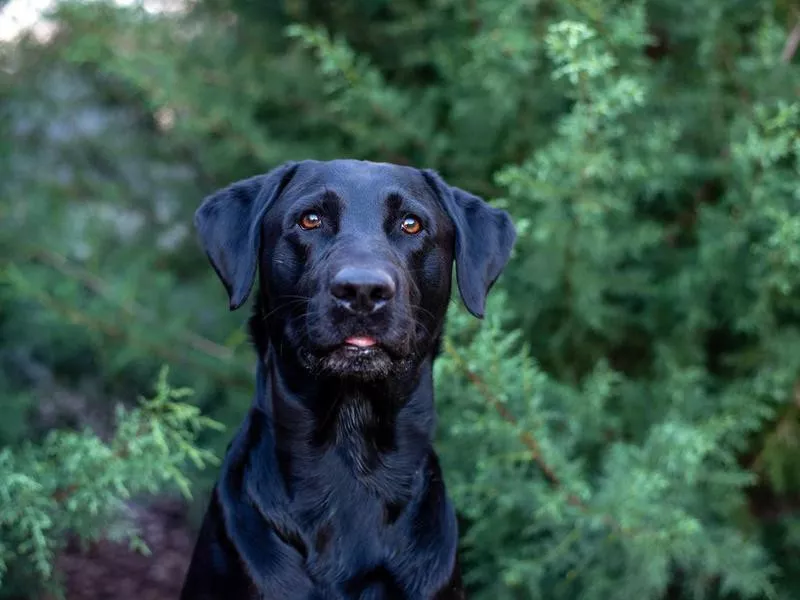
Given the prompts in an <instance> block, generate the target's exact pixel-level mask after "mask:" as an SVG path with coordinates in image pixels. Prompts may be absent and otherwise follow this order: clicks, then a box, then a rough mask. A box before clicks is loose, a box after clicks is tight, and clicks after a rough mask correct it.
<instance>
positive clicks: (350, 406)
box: [251, 322, 435, 497]
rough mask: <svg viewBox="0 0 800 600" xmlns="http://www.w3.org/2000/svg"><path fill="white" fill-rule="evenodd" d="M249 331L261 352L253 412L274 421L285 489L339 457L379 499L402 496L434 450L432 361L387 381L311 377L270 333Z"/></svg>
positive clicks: (311, 374)
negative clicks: (332, 457)
mask: <svg viewBox="0 0 800 600" xmlns="http://www.w3.org/2000/svg"><path fill="white" fill-rule="evenodd" d="M252 328H254V323H252V322H251V329H252ZM251 333H252V334H253V339H254V341H255V345H256V349H257V351H258V354H259V362H258V375H257V379H258V384H257V385H258V388H257V392H256V396H255V400H254V403H255V408H256V409H258V410H260V411H262V412H264V413H265V414H266V415H267V416H268V418H269V421H270V422H271V423H272V427H273V431H274V436H275V450H276V452H277V454H278V458H279V462H280V464H281V465H282V467H281V468H282V469H284V473H283V475H284V479H285V481H286V483H287V485H288V486H291V483H292V482H293V481H295V480H296V476H297V474H298V473H313V472H314V471H315V470H316V469H317V468H318V465H321V464H323V463H322V461H321V460H320V457H321V456H323V455H324V454H326V453H335V454H337V455H339V456H340V457H341V459H342V460H344V461H345V462H346V463H347V465H348V466H349V467H350V468H349V471H350V473H351V474H352V476H353V477H354V478H356V479H358V480H360V481H362V482H364V483H366V484H367V485H369V486H370V487H372V488H373V489H374V490H375V491H376V492H378V493H379V494H380V495H382V496H385V497H397V496H399V495H403V493H404V491H407V490H408V487H409V483H410V480H411V478H413V477H414V476H415V474H416V473H417V472H418V471H419V469H420V468H421V467H422V466H423V462H424V459H425V458H426V456H427V455H428V453H429V452H430V450H431V445H432V439H433V435H434V429H435V411H434V406H433V369H432V365H433V356H429V357H426V358H425V359H423V360H422V361H421V362H420V363H419V364H417V365H416V367H415V368H414V369H413V370H407V371H404V372H403V373H402V374H395V375H396V376H395V377H391V378H387V379H385V380H381V381H377V382H364V381H347V380H341V379H337V378H330V377H324V376H321V375H319V374H315V373H311V372H309V371H308V370H307V369H306V368H305V367H304V366H303V365H302V364H301V362H300V361H299V360H298V359H297V358H296V357H295V356H294V353H292V352H287V349H286V348H285V347H284V348H281V347H280V344H279V343H275V342H274V341H273V343H269V342H268V341H266V340H265V337H260V336H266V332H261V333H260V334H259V333H258V332H256V331H252V332H251ZM265 342H266V343H265Z"/></svg>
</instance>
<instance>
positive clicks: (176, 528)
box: [57, 501, 194, 600]
mask: <svg viewBox="0 0 800 600" xmlns="http://www.w3.org/2000/svg"><path fill="white" fill-rule="evenodd" d="M136 515H137V516H136V518H137V521H138V523H139V526H140V530H141V537H142V539H144V541H145V542H146V543H147V546H148V548H149V549H150V551H151V552H152V554H151V555H150V556H144V555H142V554H141V553H138V552H134V551H131V550H129V549H128V546H127V545H126V544H124V543H123V544H115V543H112V542H100V543H97V544H95V545H94V546H93V547H91V548H90V549H89V551H88V552H85V553H84V552H82V551H81V549H80V548H79V547H78V546H77V545H71V546H70V547H69V548H67V549H66V551H65V552H63V553H62V555H61V556H60V558H59V559H58V561H57V569H58V570H59V571H60V572H61V573H62V574H63V576H64V581H65V583H66V599H67V600H112V599H113V600H177V599H178V596H179V594H180V589H181V585H182V583H183V577H184V574H185V572H186V569H187V567H188V564H189V559H190V557H191V553H192V549H193V546H194V533H193V532H192V531H191V530H190V529H189V528H188V526H187V525H186V520H185V510H184V507H183V506H182V505H181V504H180V503H177V502H171V501H160V502H158V503H156V504H153V505H151V506H148V507H145V508H142V509H138V510H136Z"/></svg>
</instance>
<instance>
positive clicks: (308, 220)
mask: <svg viewBox="0 0 800 600" xmlns="http://www.w3.org/2000/svg"><path fill="white" fill-rule="evenodd" d="M320 225H322V217H320V216H319V215H318V214H317V213H315V212H307V213H305V214H304V215H303V216H302V217H300V227H302V228H303V229H316V228H317V227H319V226H320Z"/></svg>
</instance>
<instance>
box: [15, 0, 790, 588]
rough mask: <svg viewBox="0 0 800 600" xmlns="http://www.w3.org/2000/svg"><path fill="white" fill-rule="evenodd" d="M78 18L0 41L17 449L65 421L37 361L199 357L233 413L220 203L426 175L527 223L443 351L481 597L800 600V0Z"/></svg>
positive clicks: (126, 381)
mask: <svg viewBox="0 0 800 600" xmlns="http://www.w3.org/2000/svg"><path fill="white" fill-rule="evenodd" d="M53 18H54V20H55V21H56V22H57V23H59V25H60V27H59V30H58V32H57V34H56V35H55V36H54V37H53V38H52V39H51V40H49V41H48V42H47V43H46V44H42V43H37V42H36V41H35V40H31V39H28V40H23V41H21V42H19V43H16V44H13V45H11V44H6V45H4V46H0V48H2V53H3V54H2V60H3V61H4V63H5V65H6V68H5V73H6V74H7V75H6V76H7V77H8V78H9V82H10V84H11V85H8V86H3V87H2V88H0V94H2V95H3V104H2V114H0V123H2V125H0V127H2V129H3V130H4V131H5V133H6V135H3V136H2V139H4V140H6V141H3V142H0V147H3V148H4V151H8V150H10V148H9V147H8V146H9V143H10V145H11V146H12V147H13V153H11V154H10V160H8V161H3V162H0V169H3V168H5V167H8V168H7V169H6V170H5V172H4V173H2V177H0V190H2V193H0V198H2V203H0V306H2V309H3V310H2V312H0V332H1V333H0V338H2V340H3V344H2V345H0V390H2V394H3V398H4V400H5V399H6V398H8V399H9V405H10V406H11V407H12V408H11V410H10V411H9V413H10V415H9V417H10V418H11V419H12V420H11V421H10V423H12V425H5V424H3V425H0V436H1V437H0V443H6V444H9V445H10V446H11V447H14V448H16V447H17V445H18V444H19V443H20V439H21V438H22V437H25V436H27V435H28V433H29V432H33V435H36V434H38V430H37V429H36V426H35V423H33V422H31V419H30V417H29V415H30V412H31V411H30V409H31V407H34V406H36V404H37V401H38V400H39V398H40V397H41V396H40V395H38V394H40V393H41V392H40V390H39V389H38V388H37V387H35V386H34V385H32V383H31V382H32V378H31V376H30V375H29V373H30V372H31V371H32V368H33V367H32V366H37V367H42V366H43V367H46V369H47V370H48V372H50V373H52V374H53V377H54V378H55V379H56V380H57V381H58V382H59V384H60V385H62V386H64V387H66V388H68V389H79V388H80V386H81V382H82V381H84V380H85V379H86V378H91V380H92V381H94V382H95V383H94V385H95V386H96V388H98V389H100V390H101V391H102V393H99V394H97V395H98V397H105V396H108V397H121V398H123V399H130V398H129V397H128V396H129V393H128V390H130V389H141V387H142V386H143V385H144V382H146V381H148V380H149V378H152V376H153V374H154V373H155V372H156V370H157V369H158V366H159V365H160V363H161V362H169V363H170V365H171V367H172V369H173V371H172V372H173V373H174V376H175V377H176V379H177V380H178V381H180V383H181V385H190V386H191V387H192V388H193V389H195V390H196V391H197V394H196V396H195V400H194V401H195V402H196V406H198V407H199V408H200V410H202V412H203V413H204V414H208V415H209V416H210V417H211V418H214V419H216V420H218V421H221V422H223V423H225V424H226V425H228V426H232V425H234V424H235V423H237V422H238V421H239V420H240V419H241V416H242V414H243V412H244V410H245V407H246V406H247V404H248V403H249V402H250V394H251V387H252V383H251V378H252V371H251V369H250V366H251V364H252V353H251V350H250V348H249V345H248V342H247V339H246V336H245V334H244V329H243V327H242V323H243V321H244V316H245V315H243V314H241V313H234V314H227V313H226V310H225V300H224V297H223V296H224V292H223V290H222V289H221V288H220V286H219V284H218V282H217V281H216V279H215V278H214V276H213V273H211V272H210V269H209V268H208V265H207V263H206V262H205V260H204V258H203V257H202V255H201V253H200V251H199V249H198V247H197V245H196V242H195V241H194V239H193V234H192V231H191V229H190V228H189V226H190V223H191V214H192V212H193V211H194V209H195V208H196V207H197V205H198V203H199V201H200V199H201V198H202V196H203V195H205V194H207V193H209V192H211V191H213V190H214V189H216V188H218V187H221V186H222V185H225V184H227V183H229V182H231V181H233V180H235V179H239V178H242V177H246V176H249V175H251V174H253V173H256V172H263V171H266V170H268V169H270V168H272V167H274V166H276V165H277V164H278V163H280V162H283V161H285V160H290V159H302V158H319V159H326V158H334V157H342V156H349V157H356V158H364V159H371V160H384V161H391V162H398V163H405V164H412V165H417V166H426V167H428V166H429V167H434V168H436V169H438V170H439V171H440V172H441V173H442V174H443V176H444V177H445V178H446V179H448V181H449V182H451V183H453V184H456V185H459V186H461V187H464V188H466V189H469V190H470V191H472V192H474V193H477V194H481V195H483V196H484V197H486V198H487V199H490V200H491V201H492V202H493V203H495V204H497V205H502V206H503V207H505V208H507V209H508V210H509V211H510V212H511V214H512V215H513V216H514V218H515V221H516V223H517V225H518V228H519V233H520V235H519V243H518V246H517V248H516V251H515V256H514V258H513V259H512V262H511V265H510V266H509V269H508V270H507V271H506V273H505V274H504V275H503V277H502V278H501V280H500V282H499V283H498V285H497V286H496V288H495V289H494V291H493V294H492V296H491V297H490V303H489V307H488V310H487V318H486V320H485V321H482V322H479V321H476V320H475V319H473V318H472V317H469V316H468V315H467V314H466V312H465V311H464V310H463V309H462V308H461V307H460V305H459V303H458V302H457V299H455V298H454V302H453V304H452V310H451V316H450V320H449V323H448V330H447V340H446V343H445V345H444V348H443V353H442V356H441V358H440V359H439V361H438V362H437V367H436V369H437V380H436V382H437V394H438V396H437V402H438V407H439V413H440V420H439V438H440V439H439V449H440V452H441V455H442V459H443V462H444V467H445V475H446V478H447V481H448V486H449V489H450V491H451V493H452V494H453V496H454V498H455V500H456V503H457V505H458V508H459V511H460V513H461V515H462V517H463V524H462V530H463V550H464V553H465V557H466V573H465V576H466V578H467V579H468V581H469V582H470V585H471V589H472V591H471V595H470V597H472V598H476V599H479V600H480V599H482V598H485V599H491V600H506V599H508V600H528V599H531V600H533V599H538V598H547V599H554V600H558V599H583V600H594V599H598V600H599V599H611V600H614V599H620V600H623V599H624V600H629V599H631V598H636V599H640V598H641V599H648V598H653V599H657V598H667V597H669V598H682V599H683V598H685V599H687V600H688V599H689V598H692V599H695V598H698V599H709V600H712V599H721V598H737V599H744V598H756V599H767V598H781V599H791V598H797V597H800V578H798V577H797V575H796V573H798V572H800V564H797V559H796V558H794V556H796V555H797V551H798V549H800V535H799V533H800V520H798V518H797V514H796V512H797V508H796V498H797V493H798V491H800V477H799V476H798V470H797V467H796V465H797V464H798V459H800V445H798V441H797V440H798V435H799V434H800V408H799V407H800V401H798V399H800V304H799V303H798V297H800V295H799V294H800V133H799V132H800V101H799V100H798V98H800V69H798V60H800V59H799V58H798V56H797V54H798V52H797V49H796V46H797V42H798V40H800V25H798V23H800V8H799V7H798V6H797V4H796V3H794V2H792V1H791V0H782V1H779V2H773V1H767V0H748V1H747V2H745V1H738V0H737V1H732V2H725V3H723V2H706V1H705V0H685V1H683V2H673V1H670V0H603V1H602V2H601V1H599V0H550V1H544V0H534V1H530V0H474V1H472V2H454V1H453V0H392V1H391V2H388V1H386V0H341V1H337V2H335V3H334V2H313V1H310V0H294V1H292V2H277V1H275V0H269V1H264V2H249V1H245V0H199V1H197V2H193V3H190V5H189V8H188V9H187V10H186V11H177V12H170V13H154V12H148V11H146V10H144V9H143V8H141V7H136V6H134V7H127V8H122V7H117V6H113V5H110V4H105V3H99V2H92V3H89V4H87V3H83V2H65V3H62V4H61V5H60V6H59V8H58V10H57V11H56V13H55V15H54V17H53ZM9 140H10V142H9ZM20 365H22V366H25V368H21V366H20ZM26 424H27V425H26ZM60 435H61V434H56V436H57V438H58V436H60ZM70 435H71V434H70ZM228 437H229V436H228V434H227V433H226V434H220V435H215V436H210V437H208V438H200V439H201V440H202V441H203V442H206V441H207V442H208V443H209V444H211V445H212V447H213V448H214V449H215V450H217V451H221V450H222V449H224V445H225V443H226V442H227V439H228ZM65 439H74V440H83V441H80V442H78V441H74V443H75V444H99V442H97V441H95V442H91V441H87V440H90V439H91V438H85V439H84V438H65ZM45 447H46V446H45ZM103 447H106V446H103ZM4 456H5V455H4ZM9 456H15V457H17V456H23V455H22V454H18V451H17V450H13V454H11V455H9ZM162 458H164V459H165V460H166V455H162ZM15 460H22V459H15ZM15 465H17V466H15V467H14V468H15V469H17V471H15V472H20V473H23V474H25V473H29V471H28V469H30V468H32V467H29V466H25V465H22V464H21V463H20V464H17V463H15ZM23 469H24V471H23ZM126 472H129V473H130V471H126ZM213 475H214V474H213V472H212V470H207V471H205V472H204V475H203V476H202V477H201V478H198V479H197V483H198V486H199V487H200V489H207V486H208V484H209V482H210V480H211V479H212V478H213ZM131 477H132V478H133V480H132V481H135V480H136V477H137V475H136V474H135V473H132V474H131ZM116 481H118V482H122V481H125V483H126V485H127V486H130V487H131V488H135V487H136V486H135V485H134V484H133V483H131V482H130V481H128V480H122V479H120V480H116ZM201 504H202V502H201ZM31 506H32V509H35V506H36V505H35V504H32V505H31ZM2 510H3V509H2V506H0V514H5V513H3V512H2ZM70 518H71V517H70ZM76 518H77V517H76ZM64 523H65V526H66V524H69V523H71V521H70V520H69V519H66V520H64ZM75 523H76V524H77V525H78V529H81V527H82V524H80V523H79V522H78V521H75ZM63 530H64V528H62V527H61V525H58V526H56V527H54V529H53V535H54V539H55V537H57V534H58V532H61V531H63Z"/></svg>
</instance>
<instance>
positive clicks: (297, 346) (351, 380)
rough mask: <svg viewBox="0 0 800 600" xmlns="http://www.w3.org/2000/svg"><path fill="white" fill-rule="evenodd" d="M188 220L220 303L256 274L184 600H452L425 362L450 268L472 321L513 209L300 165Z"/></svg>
mask: <svg viewBox="0 0 800 600" xmlns="http://www.w3.org/2000/svg"><path fill="white" fill-rule="evenodd" d="M195 225H196V227H197V229H198V231H199V235H200V238H201V241H202V244H203V247H204V249H205V251H206V253H207V255H208V257H209V260H210V262H211V265H212V266H213V268H214V270H215V271H216V273H217V275H218V276H219V278H220V279H221V280H222V283H223V284H224V286H225V289H226V290H227V292H228V295H229V298H230V308H231V310H234V309H236V308H238V307H239V306H241V305H242V304H243V303H244V302H245V300H247V297H248V296H249V294H250V290H251V288H252V286H253V283H254V279H255V277H256V272H258V274H259V284H260V285H259V291H258V294H257V298H256V301H255V309H254V313H253V316H252V317H251V319H250V333H251V336H252V339H253V343H254V346H255V347H256V350H257V352H258V359H259V360H258V368H257V379H256V391H255V398H254V401H253V405H252V407H251V409H250V411H249V414H248V415H247V417H246V418H245V420H244V423H243V424H242V426H241V428H240V429H239V431H238V433H237V434H236V436H235V438H234V440H233V441H232V442H231V444H230V446H229V447H228V451H227V453H226V457H225V461H224V463H223V466H222V470H221V474H220V478H219V480H218V482H217V485H216V486H215V488H214V491H213V494H212V497H211V501H210V504H209V506H208V510H207V513H206V516H205V519H204V522H203V525H202V528H201V531H200V533H199V538H198V540H197V545H196V547H195V550H194V554H193V556H192V562H191V565H190V567H189V571H188V573H187V576H186V581H185V583H184V587H183V592H182V595H181V598H182V600H217V599H219V600H222V599H225V600H238V599H243V600H244V599H248V600H249V599H253V600H255V599H264V600H295V599H297V600H301V599H302V600H340V599H341V600H344V599H360V600H384V599H386V600H388V599H408V600H428V599H434V598H435V599H439V600H446V599H454V598H464V597H465V592H464V589H463V584H462V581H461V573H460V568H459V564H458V558H457V556H456V546H457V543H458V531H457V524H456V515H455V511H454V509H453V506H452V504H451V503H450V501H449V500H448V498H447V495H446V493H445V486H444V483H443V480H442V473H441V471H440V468H439V463H438V459H437V456H436V453H435V452H434V450H433V447H432V438H433V433H434V425H435V418H436V417H435V412H434V403H433V377H432V365H433V360H434V358H435V357H436V355H437V353H438V350H439V343H440V339H441V336H442V329H443V324H444V318H445V312H446V310H447V305H448V302H449V298H450V288H451V278H452V269H453V263H454V262H455V265H456V275H457V282H458V288H459V290H460V292H461V296H462V298H463V300H464V303H465V305H466V307H467V309H468V310H469V311H470V312H471V313H472V314H474V315H475V316H477V317H479V318H481V317H482V316H483V312H484V306H485V301H486V295H487V293H488V292H489V289H490V288H491V287H492V285H493V283H494V282H495V280H496V279H497V278H498V276H499V275H500V272H501V271H502V270H503V268H504V267H505V265H506V262H507V261H508V259H509V255H510V253H511V248H512V246H513V244H514V241H515V238H516V232H515V229H514V226H513V224H512V222H511V219H510V218H509V216H508V214H507V213H506V212H504V211H502V210H499V209H496V208H493V207H491V206H489V205H488V204H486V203H485V202H484V201H483V200H481V199H480V198H477V197H475V196H473V195H471V194H469V193H467V192H465V191H463V190H461V189H458V188H455V187H451V186H449V185H447V184H446V183H444V182H443V181H442V179H441V178H440V177H439V176H438V175H437V174H436V173H435V172H433V171H431V170H419V169H414V168H411V167H405V166H398V165H392V164H385V163H373V162H366V161H358V160H335V161H330V162H319V161H311V160H308V161H301V162H292V163H287V164H285V165H283V166H281V167H278V168H276V169H275V170H273V171H271V172H270V173H267V174H266V175H260V176H257V177H252V178H250V179H246V180H243V181H239V182H237V183H234V184H232V185H230V186H229V187H227V188H225V189H223V190H220V191H218V192H216V193H215V194H213V195H212V196H210V197H208V198H207V199H205V200H204V202H203V204H202V205H201V206H200V208H199V209H198V211H197V213H196V216H195Z"/></svg>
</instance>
